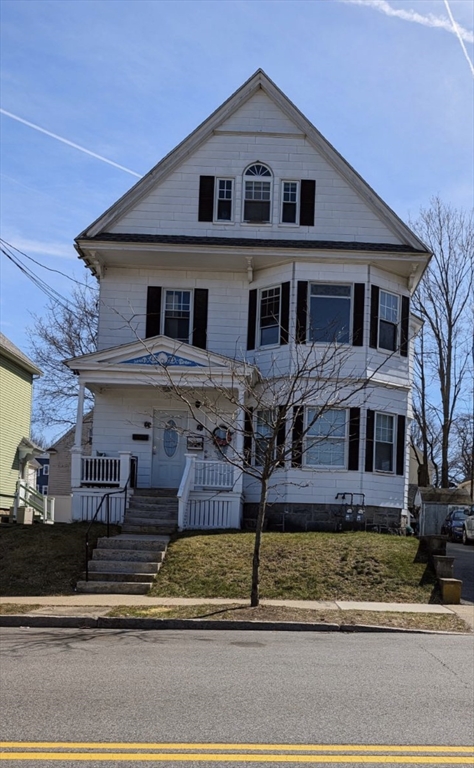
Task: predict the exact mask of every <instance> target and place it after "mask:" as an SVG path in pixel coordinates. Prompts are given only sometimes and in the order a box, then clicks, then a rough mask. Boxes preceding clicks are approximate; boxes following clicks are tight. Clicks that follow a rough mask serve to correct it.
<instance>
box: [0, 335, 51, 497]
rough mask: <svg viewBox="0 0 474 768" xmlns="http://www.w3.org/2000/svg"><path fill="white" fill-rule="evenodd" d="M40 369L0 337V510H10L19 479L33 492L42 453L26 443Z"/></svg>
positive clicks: (5, 339) (2, 336) (29, 441)
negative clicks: (37, 459)
mask: <svg viewBox="0 0 474 768" xmlns="http://www.w3.org/2000/svg"><path fill="white" fill-rule="evenodd" d="M38 376H41V371H40V369H39V368H38V367H37V366H36V365H35V364H34V363H33V362H32V361H31V360H30V359H29V358H28V357H27V356H26V355H25V354H24V353H23V352H22V351H21V350H20V349H18V347H16V346H15V345H14V344H13V343H12V342H11V341H10V339H7V337H6V336H4V334H3V333H0V448H1V450H0V509H1V510H2V511H5V512H6V511H9V510H10V508H11V507H12V506H13V503H14V497H15V494H16V491H17V483H18V480H19V479H22V480H23V481H24V482H25V483H28V484H29V485H30V486H32V487H33V488H34V489H36V470H37V466H38V465H37V463H36V462H35V457H36V456H39V455H40V454H41V453H43V451H42V449H41V448H39V447H38V446H37V445H35V444H34V443H33V442H32V441H31V440H30V437H29V436H30V429H31V405H32V397H33V381H34V379H35V378H36V377H38Z"/></svg>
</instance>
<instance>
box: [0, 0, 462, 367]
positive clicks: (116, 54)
mask: <svg viewBox="0 0 474 768" xmlns="http://www.w3.org/2000/svg"><path fill="white" fill-rule="evenodd" d="M449 12H451V14H452V17H453V19H454V20H455V22H456V24H457V25H458V28H457V34H455V33H454V30H453V28H452V22H451V20H450V18H449ZM1 21H2V33H1V35H2V36H1V41H0V42H1V47H2V53H1V70H2V71H1V98H2V101H1V107H2V109H3V110H4V111H5V112H8V113H10V114H12V115H15V116H17V117H19V118H21V119H22V120H25V121H28V122H30V123H33V124H35V125H38V126H40V127H41V128H43V129H44V130H46V131H49V132H51V133H54V134H56V135H57V136H60V137H63V138H65V139H67V140H68V141H70V142H73V143H75V144H77V145H80V146H82V147H84V148H86V149H88V150H89V151H91V152H93V153H96V154H97V155H100V156H102V157H104V158H106V159H108V160H110V161H112V162H114V163H117V164H118V165H121V166H124V167H125V168H128V169H131V170H132V171H134V172H135V173H138V174H143V173H146V172H147V171H148V170H149V169H150V168H151V167H152V166H153V165H155V164H156V163H157V162H158V161H159V160H160V159H161V157H162V156H163V155H164V154H166V153H167V152H169V151H170V150H171V149H172V148H173V147H174V146H175V145H176V144H177V143H178V142H180V141H181V140H182V139H183V138H184V137H185V136H186V135H187V134H188V133H189V132H190V131H191V130H193V129H194V128H195V127H196V125H198V123H200V122H201V121H202V120H203V119H205V118H206V117H207V116H208V115H209V114H210V113H211V112H212V111H213V110H214V109H215V108H216V107H218V106H219V105H220V104H221V103H222V102H223V101H224V100H225V99H226V98H227V97H228V96H229V95H230V94H231V93H232V92H233V91H234V90H235V89H236V88H238V87H239V86H240V85H241V84H242V83H243V82H244V81H245V80H246V79H247V78H248V77H249V76H250V75H251V74H252V73H253V72H254V71H255V70H256V69H257V68H258V67H262V68H263V69H265V71H266V72H267V74H268V75H269V76H270V77H271V78H272V79H273V80H274V81H275V82H276V84H277V85H278V86H279V87H280V88H281V89H282V90H283V91H284V92H285V93H286V94H287V95H288V96H289V98H290V99H291V100H292V101H293V102H294V103H295V104H296V105H297V106H298V107H299V108H300V109H301V110H302V111H303V112H304V113H305V114H306V115H307V117H308V118H309V119H310V120H311V121H312V122H313V123H314V124H315V125H316V127H317V128H318V129H319V130H320V131H321V132H322V133H323V134H324V135H325V136H326V138H327V139H328V140H329V141H330V142H331V143H332V144H333V145H334V146H335V147H336V149H337V150H338V151H339V152H340V153H341V154H342V155H343V156H344V157H345V158H346V159H347V160H348V161H349V162H350V163H351V164H352V165H353V166H354V167H355V168H356V170H357V171H358V172H359V173H360V174H361V175H362V176H363V177H364V178H365V179H366V180H367V181H368V182H369V183H370V184H371V185H372V186H373V187H374V188H375V190H376V191H377V192H378V193H379V194H380V195H381V196H382V198H384V199H385V200H386V202H387V203H388V204H389V205H390V206H391V207H392V208H393V209H394V210H395V211H396V212H397V213H398V214H399V215H400V216H401V217H402V218H404V219H406V218H407V217H408V216H409V215H412V216H416V213H417V211H418V210H419V208H420V206H422V205H427V204H428V203H429V198H430V196H431V195H434V194H439V195H440V196H441V197H442V198H443V199H444V200H445V201H446V202H449V203H451V204H453V205H455V206H459V207H464V208H468V207H471V206H472V204H473V177H474V165H473V150H474V146H473V145H474V140H473V135H474V126H473V104H474V99H473V97H474V92H473V83H474V80H473V68H472V60H473V29H474V3H473V1H472V0H449V3H448V5H446V2H445V0H388V1H387V0H306V1H305V2H299V0H289V1H287V0H280V1H279V2H274V0H235V1H234V0H214V2H207V0H192V1H191V2H188V1H187V0H175V1H174V2H162V1H161V0H131V1H129V0H119V1H117V0H3V2H1ZM463 46H464V48H463ZM0 120H1V138H2V155H1V171H0V172H1V177H0V180H1V225H2V237H3V238H4V239H5V240H7V241H8V242H10V243H12V244H13V245H15V246H17V247H18V248H20V249H21V250H23V251H25V252H26V253H27V254H28V255H30V256H32V257H34V258H35V259H37V260H38V261H40V262H41V263H42V264H45V265H47V266H49V267H51V268H53V269H59V270H62V271H64V272H66V273H67V274H69V275H71V276H73V277H75V278H77V279H80V280H82V279H83V278H84V269H83V267H82V265H81V263H80V262H78V260H77V258H76V253H75V251H74V249H73V246H72V243H73V239H74V237H75V236H76V235H77V234H78V233H79V232H80V231H81V230H83V229H84V228H85V227H86V226H87V225H88V224H89V223H90V222H92V221H93V220H94V219H95V218H96V217H97V216H98V215H99V214H100V213H102V212H103V211H104V210H105V209H106V208H107V207H108V206H109V205H111V204H112V203H113V202H114V201H115V200H116V199H117V198H118V197H119V196H121V195H122V194H123V193H124V192H125V191H126V190H127V189H128V188H129V187H130V186H131V185H132V184H133V183H134V182H135V181H136V177H134V176H132V175H131V174H130V173H127V172H126V171H124V170H120V169H119V168H116V167H114V166H112V165H109V164H107V163H106V162H103V161H102V160H99V159H97V158H94V157H92V156H90V155H87V154H85V153H84V152H81V151H79V150H78V149H76V148H73V147H71V146H69V145H67V144H64V143H61V142H60V141H58V140H57V139H54V138H52V137H51V136H48V135H45V134H44V133H41V132H39V131H37V130H35V129H33V128H31V127H30V126H27V125H25V124H24V123H21V122H19V121H18V120H15V119H13V118H12V117H9V116H8V115H5V114H2V115H1V116H0ZM0 258H1V261H0V267H1V304H0V312H1V317H0V320H1V329H2V331H3V332H4V333H5V334H6V335H7V336H9V338H11V339H12V341H13V342H14V343H15V344H17V345H18V346H20V347H21V348H22V349H23V350H24V351H25V352H28V340H27V336H26V332H25V329H26V327H27V326H28V325H31V316H30V313H31V312H35V313H37V314H42V312H43V311H44V307H45V304H46V301H47V299H46V297H45V296H44V294H43V293H41V292H40V291H39V290H38V289H37V288H36V287H35V286H34V285H33V284H32V283H30V282H29V281H28V280H27V278H26V277H24V276H23V275H22V274H21V273H20V272H19V270H18V269H17V268H16V267H14V266H13V265H12V264H11V263H10V262H8V261H7V260H6V259H5V257H4V256H0ZM30 266H32V267H33V269H34V270H35V271H36V272H37V273H38V274H39V275H40V276H41V277H42V278H43V279H45V280H47V281H48V283H49V284H50V285H51V286H52V287H54V288H55V289H56V290H57V291H59V292H60V293H61V294H63V295H65V296H67V295H68V294H69V292H70V288H71V285H72V284H71V283H70V282H69V281H68V280H67V279H66V278H63V277H61V276H60V275H58V274H55V273H50V272H45V271H44V270H41V269H40V267H36V266H35V265H30Z"/></svg>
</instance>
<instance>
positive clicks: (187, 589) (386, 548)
mask: <svg viewBox="0 0 474 768" xmlns="http://www.w3.org/2000/svg"><path fill="white" fill-rule="evenodd" d="M253 542H254V534H252V533H240V532H236V533H214V534H187V535H183V536H181V537H178V538H176V540H175V541H173V542H171V543H170V545H169V547H168V552H167V554H166V558H165V562H164V565H163V566H162V568H161V570H160V572H159V574H158V577H157V579H156V581H155V583H154V585H153V587H152V591H151V593H150V594H151V595H155V596H160V597H163V596H166V597H227V598H247V597H249V595H250V574H251V567H252V553H253ZM417 549H418V541H417V539H415V538H410V537H408V538H406V537H404V536H388V535H382V534H376V533H264V534H263V543H262V557H261V584H260V592H261V597H262V598H269V599H270V598H273V599H275V598H287V599H293V600H364V601H371V602H374V601H382V602H398V603H401V602H407V603H428V602H430V601H436V602H437V600H436V592H435V583H436V580H435V577H434V574H433V573H432V572H431V571H430V570H429V569H428V568H427V563H426V562H415V560H416V554H417Z"/></svg>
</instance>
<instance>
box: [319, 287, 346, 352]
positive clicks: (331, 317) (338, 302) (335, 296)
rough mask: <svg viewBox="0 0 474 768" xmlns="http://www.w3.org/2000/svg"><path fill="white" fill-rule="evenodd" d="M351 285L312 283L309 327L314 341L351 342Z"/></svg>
mask: <svg viewBox="0 0 474 768" xmlns="http://www.w3.org/2000/svg"><path fill="white" fill-rule="evenodd" d="M351 294H352V290H351V286H350V285H330V284H323V283H312V284H310V288H309V312H308V315H309V329H308V338H309V339H310V341H312V342H325V343H331V342H337V343H339V344H349V342H350V335H351Z"/></svg>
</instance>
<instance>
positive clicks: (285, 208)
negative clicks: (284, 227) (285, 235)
mask: <svg viewBox="0 0 474 768" xmlns="http://www.w3.org/2000/svg"><path fill="white" fill-rule="evenodd" d="M281 197H282V201H281V220H282V223H283V224H296V223H297V221H298V182H297V181H284V182H283V185H282V195H281Z"/></svg>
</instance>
